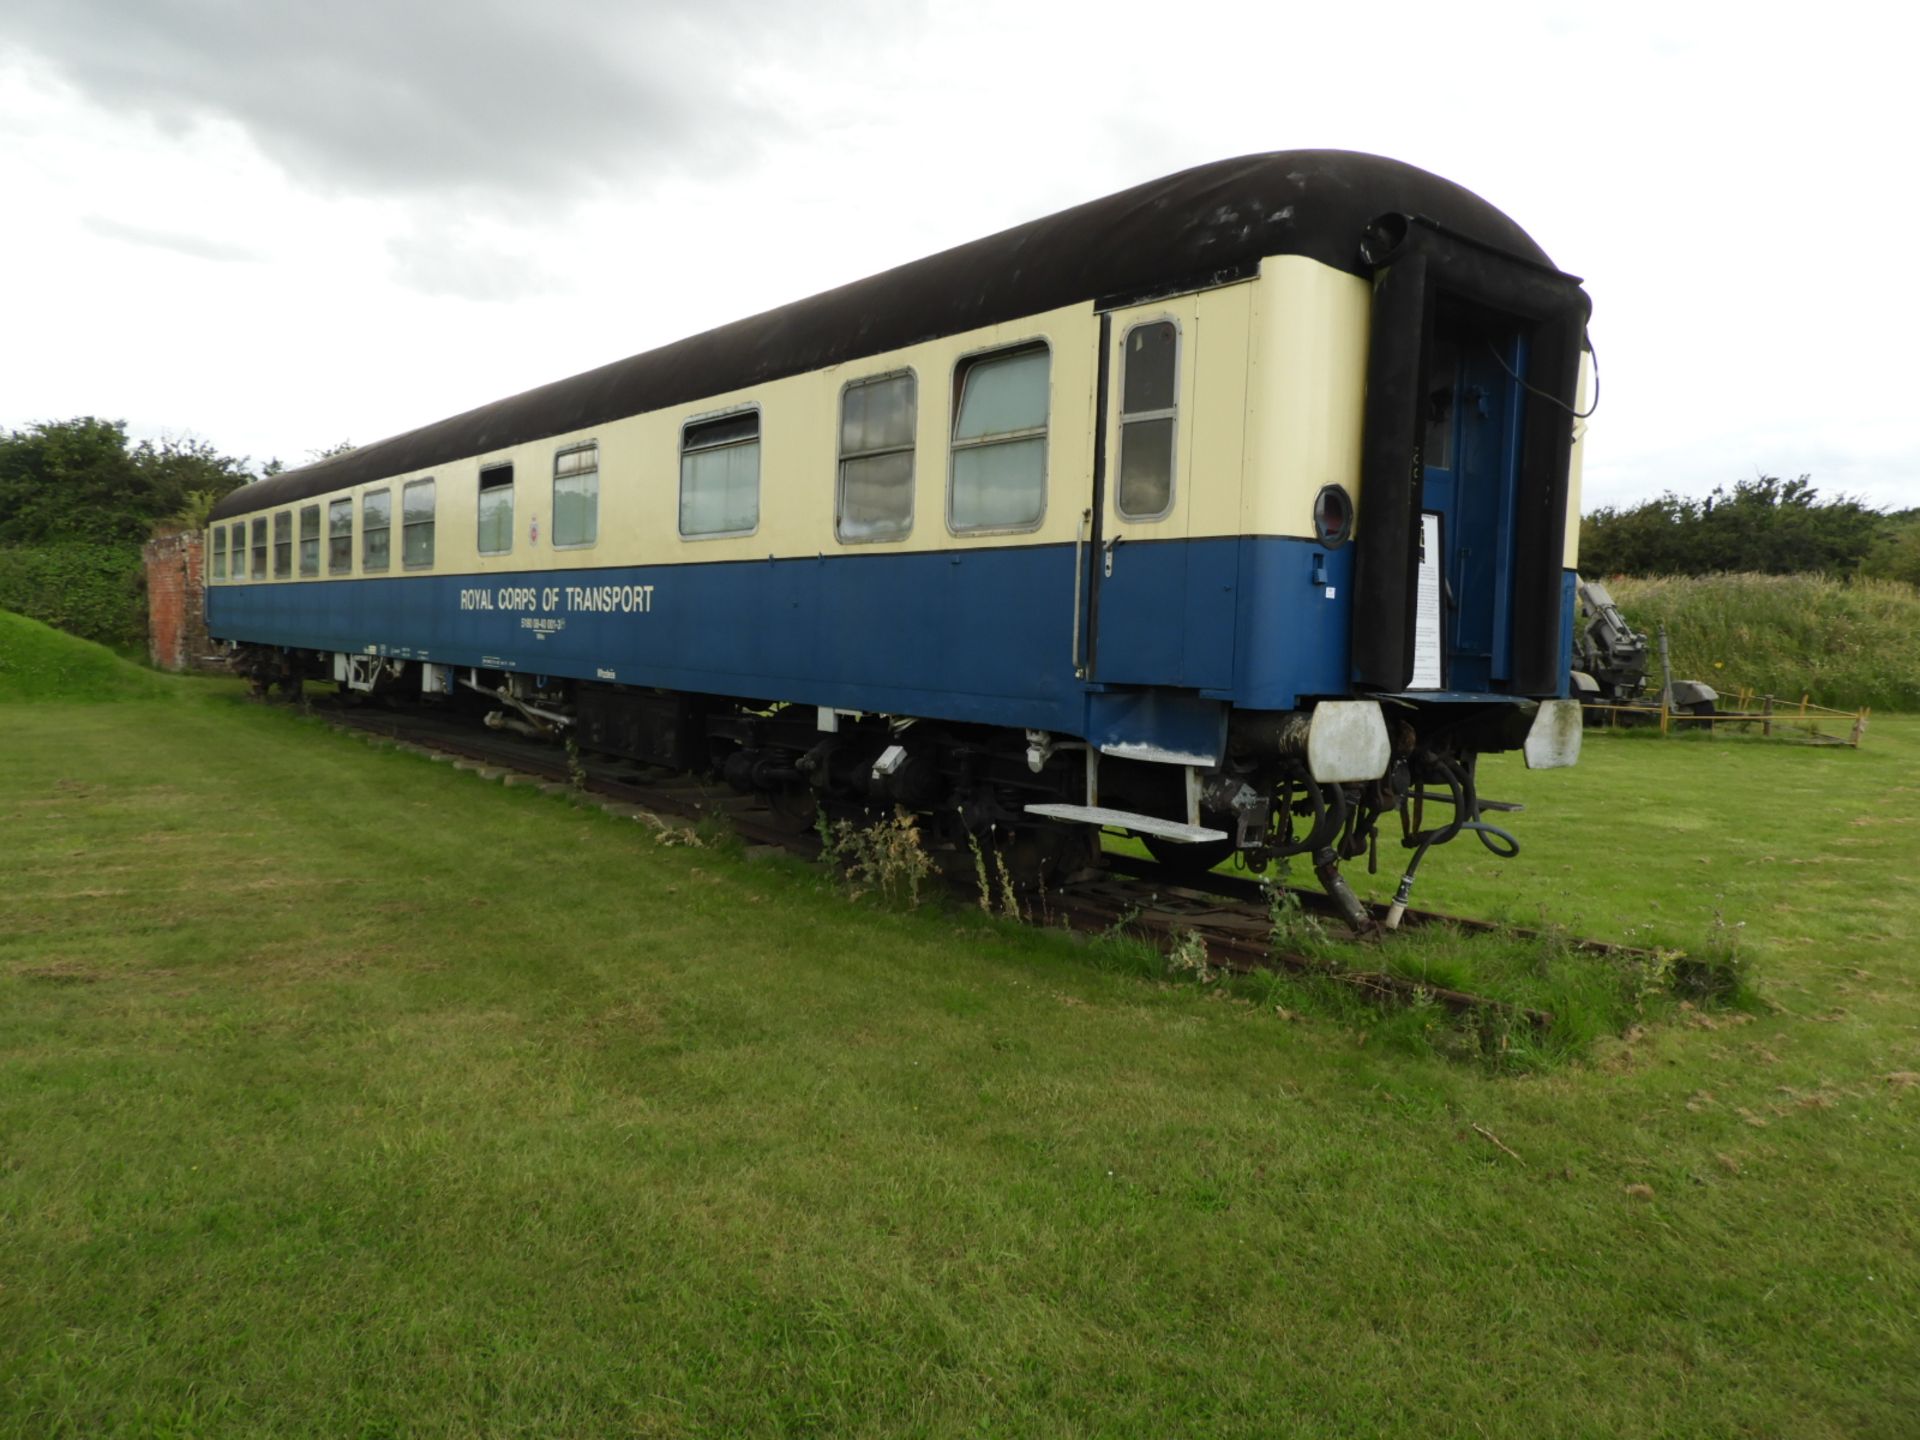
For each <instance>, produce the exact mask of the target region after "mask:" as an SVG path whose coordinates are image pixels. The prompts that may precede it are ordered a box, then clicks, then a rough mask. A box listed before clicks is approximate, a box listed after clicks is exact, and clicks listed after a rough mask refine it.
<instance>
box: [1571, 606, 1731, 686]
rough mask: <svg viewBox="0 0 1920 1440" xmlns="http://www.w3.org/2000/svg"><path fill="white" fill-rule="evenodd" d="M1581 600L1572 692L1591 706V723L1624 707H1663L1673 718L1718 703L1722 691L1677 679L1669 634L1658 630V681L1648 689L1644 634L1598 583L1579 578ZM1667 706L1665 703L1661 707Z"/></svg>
mask: <svg viewBox="0 0 1920 1440" xmlns="http://www.w3.org/2000/svg"><path fill="white" fill-rule="evenodd" d="M1576 585H1577V588H1578V594H1579V599H1580V608H1579V613H1578V615H1577V616H1576V617H1575V620H1574V626H1573V687H1572V690H1571V692H1570V693H1571V694H1572V695H1573V696H1574V697H1575V698H1576V699H1578V700H1579V701H1580V703H1581V705H1583V706H1585V707H1587V709H1588V710H1589V711H1590V712H1601V713H1600V714H1598V715H1596V714H1592V713H1590V714H1589V717H1588V718H1589V720H1595V719H1603V718H1604V712H1607V711H1611V710H1619V709H1623V708H1624V709H1626V710H1629V711H1632V712H1636V713H1638V712H1645V711H1648V710H1652V711H1653V712H1654V714H1655V715H1656V716H1657V715H1658V712H1659V710H1660V709H1665V710H1666V711H1667V712H1668V713H1670V714H1686V715H1711V714H1713V712H1714V707H1715V706H1716V705H1717V704H1718V703H1719V699H1720V696H1719V692H1717V691H1716V690H1715V689H1714V688H1713V687H1712V686H1711V685H1706V684H1703V683H1702V682H1700V681H1698V680H1675V679H1674V678H1673V668H1672V666H1671V665H1670V664H1669V663H1668V659H1667V635H1666V629H1665V627H1664V626H1663V627H1662V628H1661V631H1660V677H1661V683H1660V685H1659V686H1658V687H1656V688H1654V689H1652V690H1649V689H1648V687H1647V670H1648V666H1649V661H1650V655H1651V647H1650V645H1649V642H1648V638H1647V634H1646V632H1645V631H1644V630H1636V629H1634V628H1633V627H1632V626H1631V625H1629V624H1628V623H1627V619H1626V616H1624V615H1622V614H1621V613H1620V607H1619V606H1618V605H1615V604H1614V603H1613V596H1611V595H1609V594H1608V593H1607V587H1606V586H1604V585H1602V584H1601V583H1600V582H1599V581H1598V580H1587V579H1584V578H1580V577H1576ZM1663 702H1664V703H1663Z"/></svg>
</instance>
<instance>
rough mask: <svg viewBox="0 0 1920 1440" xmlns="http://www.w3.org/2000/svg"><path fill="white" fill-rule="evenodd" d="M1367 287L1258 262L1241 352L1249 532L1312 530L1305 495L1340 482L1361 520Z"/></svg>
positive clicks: (1244, 521) (1315, 268) (1283, 262)
mask: <svg viewBox="0 0 1920 1440" xmlns="http://www.w3.org/2000/svg"><path fill="white" fill-rule="evenodd" d="M1372 305H1373V292H1372V290H1371V288H1370V287H1369V286H1368V284H1367V282H1366V281H1364V280H1362V279H1360V278H1359V277H1357V276H1353V275H1348V274H1345V273H1343V272H1341V271H1339V270H1334V269H1330V268H1329V267H1327V266H1325V265H1322V264H1320V263H1318V262H1317V261H1313V260H1308V259H1306V258H1304V257H1302V256H1298V255H1282V256H1276V257H1275V258H1273V259H1270V260H1268V261H1266V262H1265V264H1264V265H1262V267H1261V272H1260V280H1259V284H1258V287H1257V290H1256V293H1255V298H1254V310H1253V315H1252V320H1251V327H1250V329H1251V336H1250V344H1249V347H1248V353H1247V365H1246V375H1247V399H1246V406H1247V426H1246V433H1247V444H1246V479H1245V483H1244V484H1243V486H1242V487H1241V505H1240V513H1239V523H1238V525H1237V526H1235V527H1234V528H1235V529H1236V530H1238V531H1239V532H1240V533H1243V534H1249V535H1299V536H1311V535H1312V534H1313V500H1314V496H1315V495H1317V494H1318V493H1319V491H1320V488H1321V487H1322V486H1323V485H1344V486H1345V487H1346V488H1347V492H1348V494H1350V495H1352V496H1353V498H1354V501H1355V511H1356V513H1357V515H1358V517H1359V518H1358V523H1359V524H1361V525H1364V524H1365V523H1366V500H1365V497H1364V496H1362V495H1361V494H1360V440H1361V427H1362V420H1363V418H1364V414H1365V408H1366V398H1367V335H1368V325H1369V321H1370V318H1371V315H1372Z"/></svg>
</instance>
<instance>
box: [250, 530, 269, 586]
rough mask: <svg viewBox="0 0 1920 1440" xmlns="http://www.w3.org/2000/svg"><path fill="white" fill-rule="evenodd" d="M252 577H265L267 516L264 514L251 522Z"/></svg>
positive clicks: (261, 578)
mask: <svg viewBox="0 0 1920 1440" xmlns="http://www.w3.org/2000/svg"><path fill="white" fill-rule="evenodd" d="M253 578H254V579H256V580H264V579H266V578H267V518H266V516H264V515H263V516H261V517H260V518H259V519H258V520H256V521H254V522H253Z"/></svg>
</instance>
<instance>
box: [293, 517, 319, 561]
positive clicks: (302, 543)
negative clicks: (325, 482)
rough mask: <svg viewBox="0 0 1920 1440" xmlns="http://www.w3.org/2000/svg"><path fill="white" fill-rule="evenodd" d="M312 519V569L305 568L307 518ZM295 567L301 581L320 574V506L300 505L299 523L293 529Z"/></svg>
mask: <svg viewBox="0 0 1920 1440" xmlns="http://www.w3.org/2000/svg"><path fill="white" fill-rule="evenodd" d="M309 515H311V516H312V517H313V568H312V569H308V568H307V517H308V516H309ZM293 538H294V541H295V551H294V553H295V562H294V563H295V567H296V571H297V573H298V574H299V576H300V578H301V579H302V580H305V579H307V578H308V577H309V576H311V577H314V578H318V576H319V574H320V505H319V502H317V501H316V502H315V503H314V504H311V505H302V506H301V507H300V511H299V523H298V524H297V525H296V526H295V527H294V537H293Z"/></svg>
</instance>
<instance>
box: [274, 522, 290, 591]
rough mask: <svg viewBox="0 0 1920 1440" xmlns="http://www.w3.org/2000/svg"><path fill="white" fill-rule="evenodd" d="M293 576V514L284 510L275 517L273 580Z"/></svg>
mask: <svg viewBox="0 0 1920 1440" xmlns="http://www.w3.org/2000/svg"><path fill="white" fill-rule="evenodd" d="M292 576H293V512H292V511H291V510H282V511H281V512H280V513H279V514H278V515H276V516H274V517H273V578H274V579H276V580H287V579H291V578H292Z"/></svg>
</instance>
